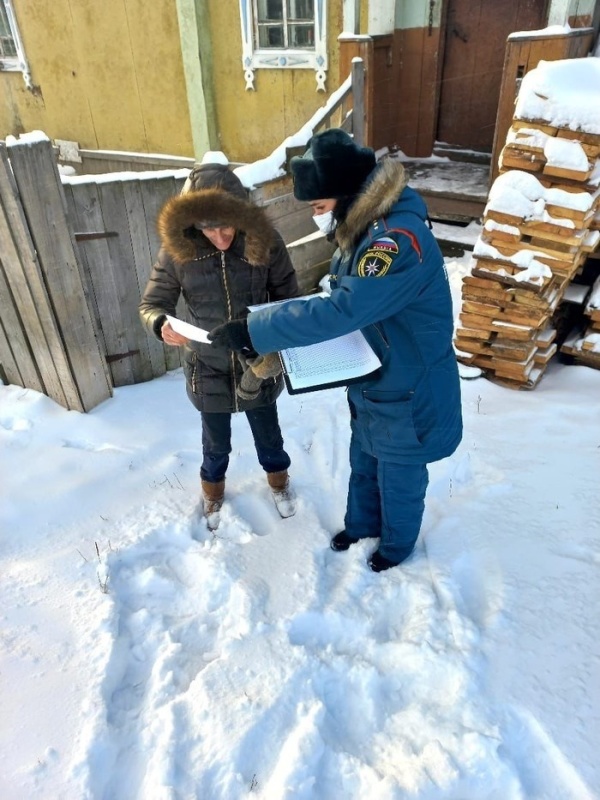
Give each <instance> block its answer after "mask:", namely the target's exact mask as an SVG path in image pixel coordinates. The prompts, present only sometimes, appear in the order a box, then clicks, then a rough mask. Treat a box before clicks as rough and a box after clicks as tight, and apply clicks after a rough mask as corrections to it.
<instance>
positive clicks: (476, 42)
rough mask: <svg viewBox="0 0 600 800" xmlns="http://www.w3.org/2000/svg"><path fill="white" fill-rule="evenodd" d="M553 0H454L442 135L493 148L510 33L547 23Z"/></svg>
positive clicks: (450, 10)
mask: <svg viewBox="0 0 600 800" xmlns="http://www.w3.org/2000/svg"><path fill="white" fill-rule="evenodd" d="M546 8H547V0H501V1H499V0H448V2H447V14H446V24H445V49H444V60H443V66H442V79H441V88H440V103H439V112H438V125H437V136H436V139H437V141H439V142H446V143H447V144H451V145H456V146H458V147H461V148H464V149H469V150H479V151H485V152H491V151H492V145H493V142H494V128H495V125H496V114H497V112H498V100H499V97H500V84H501V81H502V68H503V65H504V52H505V48H506V39H507V37H508V35H509V34H511V33H515V32H516V31H528V30H539V29H540V28H543V27H545V25H546Z"/></svg>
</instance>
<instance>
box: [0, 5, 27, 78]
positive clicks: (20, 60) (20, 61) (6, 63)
mask: <svg viewBox="0 0 600 800" xmlns="http://www.w3.org/2000/svg"><path fill="white" fill-rule="evenodd" d="M0 3H2V5H3V6H4V11H5V13H6V19H7V21H8V27H9V29H10V35H11V36H12V40H13V43H14V46H15V50H16V51H17V52H16V55H14V56H3V55H2V54H1V53H0V72H22V73H23V80H24V81H25V84H26V85H27V88H28V89H33V81H32V80H31V70H30V69H29V64H28V62H27V58H26V57H25V50H24V48H23V41H22V39H21V33H20V32H19V26H18V25H17V18H16V17H15V10H14V8H13V4H12V0H0Z"/></svg>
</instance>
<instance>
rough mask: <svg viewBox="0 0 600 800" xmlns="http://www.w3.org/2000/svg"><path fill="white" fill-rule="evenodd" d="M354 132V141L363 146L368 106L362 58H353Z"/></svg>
mask: <svg viewBox="0 0 600 800" xmlns="http://www.w3.org/2000/svg"><path fill="white" fill-rule="evenodd" d="M352 98H353V107H352V133H353V135H354V141H355V142H356V143H357V144H359V145H361V146H363V145H364V143H365V128H366V123H367V119H366V108H365V62H364V61H363V60H362V58H359V57H356V58H353V59H352Z"/></svg>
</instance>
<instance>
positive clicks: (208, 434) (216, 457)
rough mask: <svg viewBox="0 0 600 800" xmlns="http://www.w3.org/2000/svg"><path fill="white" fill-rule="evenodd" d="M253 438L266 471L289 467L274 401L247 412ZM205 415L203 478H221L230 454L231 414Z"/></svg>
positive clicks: (203, 420) (207, 479)
mask: <svg viewBox="0 0 600 800" xmlns="http://www.w3.org/2000/svg"><path fill="white" fill-rule="evenodd" d="M245 414H246V417H247V418H248V422H249V423H250V429H251V431H252V436H253V438H254V446H255V448H256V454H257V456H258V461H259V463H260V465H261V467H262V468H263V469H264V471H265V472H281V471H282V470H284V469H288V467H289V466H290V457H289V456H288V454H287V453H286V452H285V450H284V449H283V437H282V435H281V429H280V427H279V419H278V417H277V406H276V405H275V403H273V404H272V405H269V406H261V407H260V408H253V409H251V410H250V411H246V412H245ZM201 416H202V454H203V457H204V458H203V461H202V466H201V467H200V477H201V478H202V480H203V481H209V482H210V483H217V482H218V481H222V480H223V478H224V477H225V473H226V472H227V467H228V465H229V454H230V453H231V414H229V413H225V414H220V413H206V412H204V411H202V412H201Z"/></svg>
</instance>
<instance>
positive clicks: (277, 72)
mask: <svg viewBox="0 0 600 800" xmlns="http://www.w3.org/2000/svg"><path fill="white" fill-rule="evenodd" d="M231 5H232V3H231V2H224V1H223V0H209V9H210V30H211V40H212V54H213V65H214V87H215V97H214V101H215V106H216V113H217V122H218V128H219V131H220V142H219V147H220V149H222V150H223V152H225V153H226V154H227V156H228V157H229V159H230V160H232V161H233V160H235V161H253V160H255V159H257V158H263V157H265V156H266V155H268V154H269V153H271V152H272V151H273V150H274V149H275V148H276V147H277V146H278V145H279V144H281V142H282V141H283V140H284V139H285V138H286V137H287V136H290V135H291V134H293V133H295V132H296V131H297V130H298V129H299V128H301V127H302V126H303V125H304V124H305V123H306V122H307V121H308V120H309V119H310V118H311V117H312V115H313V114H314V113H315V111H317V109H319V108H320V107H321V106H323V105H325V103H326V102H327V99H328V97H329V95H330V94H331V92H333V91H335V90H336V89H337V88H338V87H339V85H340V76H339V58H338V49H339V48H338V42H337V37H338V36H339V34H340V33H341V32H342V30H343V27H342V0H328V2H327V54H328V70H327V80H326V87H327V91H326V92H318V91H317V82H316V80H315V72H314V70H312V69H257V70H255V72H254V87H255V88H254V90H246V88H245V85H246V84H245V81H244V72H243V69H242V35H241V26H240V19H239V5H238V3H237V2H236V3H235V13H233V14H232V9H231Z"/></svg>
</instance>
